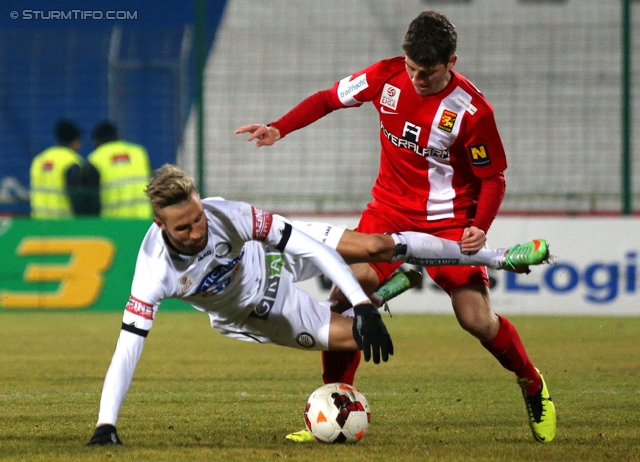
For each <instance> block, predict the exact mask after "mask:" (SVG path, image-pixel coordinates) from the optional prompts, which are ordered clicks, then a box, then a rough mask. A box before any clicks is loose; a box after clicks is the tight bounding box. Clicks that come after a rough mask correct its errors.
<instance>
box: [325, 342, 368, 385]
mask: <svg viewBox="0 0 640 462" xmlns="http://www.w3.org/2000/svg"><path fill="white" fill-rule="evenodd" d="M360 357H361V354H360V350H358V351H323V352H322V381H323V382H324V383H335V382H342V383H346V384H348V385H353V380H354V379H355V376H356V370H357V369H358V365H359V364H360Z"/></svg>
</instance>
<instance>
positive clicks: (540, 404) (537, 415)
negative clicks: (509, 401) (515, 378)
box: [519, 369, 556, 443]
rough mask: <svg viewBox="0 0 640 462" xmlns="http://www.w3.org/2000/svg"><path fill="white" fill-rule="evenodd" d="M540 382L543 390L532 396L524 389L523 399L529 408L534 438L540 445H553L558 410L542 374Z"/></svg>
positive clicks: (530, 424)
mask: <svg viewBox="0 0 640 462" xmlns="http://www.w3.org/2000/svg"><path fill="white" fill-rule="evenodd" d="M536 371H538V369H536ZM538 374H540V371H538ZM520 380H522V379H520ZM540 380H541V381H542V388H541V389H540V391H539V392H538V393H536V394H535V395H533V396H532V395H530V394H528V393H527V392H526V391H525V390H524V388H523V389H522V397H523V398H524V403H525V405H526V406H527V413H528V414H529V426H530V427H531V432H532V433H533V437H534V438H535V439H536V441H538V442H540V443H551V442H552V441H553V439H554V438H555V436H556V408H555V406H554V404H553V401H552V400H551V396H549V389H548V388H547V384H546V383H545V381H544V377H542V374H540ZM525 381H526V379H525ZM519 385H520V386H526V384H523V383H520V382H519Z"/></svg>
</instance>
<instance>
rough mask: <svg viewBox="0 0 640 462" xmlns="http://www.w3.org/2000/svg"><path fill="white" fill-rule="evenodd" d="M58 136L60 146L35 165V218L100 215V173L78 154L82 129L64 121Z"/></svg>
mask: <svg viewBox="0 0 640 462" xmlns="http://www.w3.org/2000/svg"><path fill="white" fill-rule="evenodd" d="M54 135H55V139H56V143H57V144H56V145H55V146H52V147H50V148H48V149H46V150H44V151H43V152H41V153H40V154H38V155H37V156H36V157H35V158H34V159H33V162H32V163H31V172H30V177H31V217H32V218H40V219H59V218H71V217H73V216H74V215H75V216H84V215H99V213H100V202H99V196H98V194H99V190H98V176H97V171H96V170H95V168H93V167H92V166H91V165H89V164H88V163H87V162H86V161H85V160H84V159H83V158H82V157H81V156H80V154H78V151H79V150H80V143H81V135H82V134H81V132H80V129H79V128H78V127H77V126H76V125H75V124H74V123H73V122H71V121H70V120H66V119H60V120H58V121H57V122H56V124H55V127H54Z"/></svg>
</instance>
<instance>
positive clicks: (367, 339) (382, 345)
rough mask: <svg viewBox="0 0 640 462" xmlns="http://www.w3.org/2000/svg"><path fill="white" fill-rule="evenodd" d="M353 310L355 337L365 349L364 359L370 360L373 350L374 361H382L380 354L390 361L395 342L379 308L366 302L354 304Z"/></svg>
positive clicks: (359, 345) (361, 347)
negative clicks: (392, 340)
mask: <svg viewBox="0 0 640 462" xmlns="http://www.w3.org/2000/svg"><path fill="white" fill-rule="evenodd" d="M353 312H354V314H355V316H354V317H353V327H352V330H353V338H354V339H355V341H356V343H357V344H358V348H360V349H361V350H362V351H363V353H364V360H365V361H369V360H370V359H371V353H372V352H373V362H374V363H376V364H378V363H379V362H380V355H382V360H383V361H388V360H389V355H392V354H393V343H392V342H391V336H390V335H389V332H387V327H386V326H385V325H384V322H382V316H380V313H378V309H377V308H376V307H375V306H373V305H372V304H371V303H365V304H362V305H356V306H354V307H353Z"/></svg>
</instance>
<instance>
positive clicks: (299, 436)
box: [285, 428, 316, 443]
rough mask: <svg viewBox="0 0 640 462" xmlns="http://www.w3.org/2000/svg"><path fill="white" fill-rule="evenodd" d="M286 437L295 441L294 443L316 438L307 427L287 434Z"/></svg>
mask: <svg viewBox="0 0 640 462" xmlns="http://www.w3.org/2000/svg"><path fill="white" fill-rule="evenodd" d="M285 438H286V439H288V440H289V441H293V442H294V443H309V442H311V441H315V440H316V439H315V438H314V437H313V435H312V434H311V432H310V431H309V430H307V429H306V428H305V429H304V430H300V431H299V432H293V433H289V434H288V435H287V436H285Z"/></svg>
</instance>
